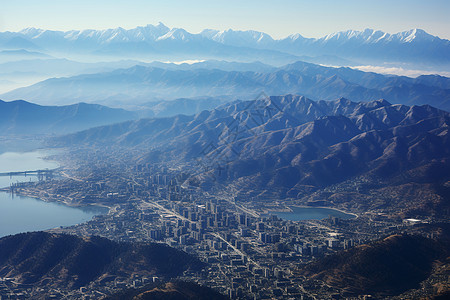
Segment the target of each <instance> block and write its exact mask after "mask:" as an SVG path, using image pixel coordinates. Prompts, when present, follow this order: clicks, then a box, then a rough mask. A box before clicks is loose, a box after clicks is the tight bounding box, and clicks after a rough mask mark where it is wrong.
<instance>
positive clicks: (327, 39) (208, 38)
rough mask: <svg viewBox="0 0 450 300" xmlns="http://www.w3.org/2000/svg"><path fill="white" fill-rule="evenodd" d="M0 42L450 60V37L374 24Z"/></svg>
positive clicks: (151, 30)
mask: <svg viewBox="0 0 450 300" xmlns="http://www.w3.org/2000/svg"><path fill="white" fill-rule="evenodd" d="M0 47H1V48H4V49H25V50H33V51H42V52H46V51H48V52H52V53H58V52H62V51H63V52H65V53H70V54H76V53H79V54H83V55H86V54H89V55H98V54H101V55H110V56H123V55H128V56H134V57H140V56H142V55H144V54H145V55H146V57H147V58H148V57H149V55H150V56H151V55H155V54H157V55H159V56H160V57H161V56H166V57H179V58H182V57H185V59H189V58H192V55H193V54H195V55H197V56H198V57H197V58H200V57H201V56H203V57H202V58H203V59H211V58H216V59H217V58H220V59H225V58H230V57H233V60H236V59H237V60H240V59H241V60H242V59H244V58H246V60H248V59H249V58H252V59H251V60H257V59H261V58H266V59H271V61H272V62H274V61H278V62H281V61H284V63H287V62H288V60H290V61H292V60H295V56H299V55H312V56H322V55H326V56H338V57H341V58H344V59H350V60H355V59H356V60H358V61H359V63H367V62H382V63H384V62H389V61H392V62H399V61H400V62H414V63H417V61H416V59H417V58H418V57H419V56H420V59H421V63H422V64H429V63H433V64H436V63H438V64H439V65H441V66H442V64H444V65H448V63H450V58H449V55H448V53H449V47H450V42H449V41H448V40H443V39H440V38H438V37H436V36H432V35H430V34H428V33H426V32H425V31H423V30H420V29H412V30H409V31H404V32H399V33H396V34H389V33H385V32H381V31H375V30H372V29H366V30H364V31H353V30H348V31H344V32H337V33H332V34H329V35H327V36H324V37H322V38H305V37H303V36H301V34H293V35H290V36H288V37H286V38H284V39H280V40H275V39H273V38H272V37H270V36H269V35H268V34H265V33H263V32H257V31H233V30H226V31H217V30H211V29H206V30H204V31H202V32H201V33H198V34H192V33H189V32H187V31H186V30H184V29H182V28H168V27H167V26H165V25H164V24H162V23H159V24H158V25H156V26H155V25H147V26H144V27H137V28H134V29H130V30H125V29H123V28H120V27H119V28H115V29H107V30H83V31H77V30H72V31H67V32H62V31H50V30H42V29H36V28H27V29H24V30H22V31H19V32H2V33H0Z"/></svg>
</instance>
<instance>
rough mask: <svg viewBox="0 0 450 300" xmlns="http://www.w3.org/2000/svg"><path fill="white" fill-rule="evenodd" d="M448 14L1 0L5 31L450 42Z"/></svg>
mask: <svg viewBox="0 0 450 300" xmlns="http://www.w3.org/2000/svg"><path fill="white" fill-rule="evenodd" d="M449 16H450V1H449V0H370V1H369V0H278V1H274V0H271V1H265V0H239V1H238V0H226V1H222V0H220V1H215V0H191V1H187V0H159V1H149V0H77V1H72V0H0V31H6V30H9V31H17V30H21V29H23V28H26V27H39V28H44V29H53V30H70V29H87V28H94V29H105V28H115V27H119V26H120V27H123V28H127V29H128V28H134V27H136V26H143V25H146V24H157V23H158V22H163V23H164V24H165V25H167V26H168V27H182V28H184V29H186V30H188V31H190V32H192V33H197V32H200V31H201V30H202V29H205V28H213V29H219V30H223V29H228V28H231V29H235V30H236V29H240V30H248V29H253V30H258V31H264V32H266V33H269V34H270V35H272V37H274V38H282V37H286V36H287V35H289V34H292V33H300V34H302V35H304V36H306V37H320V36H323V35H326V34H329V33H332V32H335V31H340V30H347V29H355V30H362V29H365V28H372V29H379V30H383V31H387V32H390V33H396V32H399V31H404V30H408V29H412V28H421V29H424V30H425V31H427V32H429V33H431V34H433V35H438V36H440V37H441V38H446V39H450V17H449Z"/></svg>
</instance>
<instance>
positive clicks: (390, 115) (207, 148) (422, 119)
mask: <svg viewBox="0 0 450 300" xmlns="http://www.w3.org/2000/svg"><path fill="white" fill-rule="evenodd" d="M449 125H450V114H449V113H448V112H445V111H442V110H439V109H436V108H433V107H431V106H427V105H425V106H406V105H399V104H396V105H392V104H390V103H389V102H387V101H385V100H378V101H371V102H359V103H358V102H352V101H349V100H347V99H343V98H341V99H339V100H336V101H317V102H316V101H312V100H310V99H307V98H305V97H300V96H292V95H287V96H279V97H270V98H269V99H259V100H254V101H243V102H242V101H237V102H233V103H230V104H225V105H223V106H220V107H218V108H216V109H214V110H212V111H203V112H201V113H199V114H197V115H195V116H183V115H180V116H175V117H169V118H160V119H142V120H139V121H134V122H127V123H122V124H116V125H111V126H107V127H98V128H94V129H90V130H87V131H82V132H78V133H75V134H71V135H67V136H64V137H60V138H56V139H54V140H53V144H54V145H57V146H75V145H83V144H86V145H94V146H104V145H120V146H126V147H134V148H135V149H141V151H142V153H143V155H142V156H141V157H138V158H137V159H138V161H139V162H141V163H161V162H164V163H176V164H187V165H188V166H189V165H191V166H192V167H193V170H196V171H195V172H194V174H192V176H191V180H190V183H191V184H193V185H196V184H202V185H204V186H205V187H207V186H208V185H209V184H210V183H212V182H214V181H217V180H218V182H224V183H227V184H231V185H234V186H235V187H236V189H237V190H241V191H242V192H243V193H253V191H254V192H257V193H258V194H264V193H265V192H274V191H277V192H276V193H278V195H279V197H293V198H297V199H301V198H302V197H304V196H306V195H307V196H308V197H310V196H311V193H312V192H313V191H315V190H317V189H321V188H324V187H327V186H329V185H332V184H338V183H341V182H344V181H345V180H350V179H352V178H357V177H358V176H369V177H374V178H379V179H380V178H381V179H383V180H386V179H387V178H388V179H389V180H388V184H392V183H394V182H397V183H396V184H401V183H402V182H403V181H402V180H404V178H409V177H410V176H413V175H412V174H414V176H413V178H414V179H411V178H410V180H412V181H414V182H415V181H416V180H419V181H421V182H429V180H431V181H432V182H435V181H436V180H438V181H439V182H441V181H442V182H445V181H446V180H450V173H449V171H448V170H450V138H449V130H448V129H449ZM236 132H237V133H238V134H236ZM149 149H150V150H149ZM198 160H200V162H201V163H200V164H199V163H198ZM196 164H198V165H196ZM203 165H206V167H204V168H203V167H201V166H203ZM447 167H448V168H447ZM412 170H416V171H412ZM432 170H434V171H432ZM406 174H409V175H406ZM399 176H400V177H399ZM436 176H437V177H436ZM393 178H397V179H398V180H399V181H395V180H394V179H393ZM401 178H403V179H401ZM419 178H420V179H419ZM397 179H396V180H397ZM376 180H377V179H372V180H371V181H372V182H376ZM364 197H366V196H364ZM423 197H424V198H423V199H422V200H423V203H425V202H426V201H425V200H424V199H425V196H423ZM305 201H307V200H305ZM399 201H403V200H402V199H399ZM442 201H444V200H442ZM423 203H422V204H423ZM439 203H440V204H439ZM365 205H369V206H370V205H379V203H378V204H377V203H376V202H371V201H367V202H365ZM389 205H396V204H395V201H391V202H390V204H389ZM433 205H434V206H435V209H437V207H439V205H445V201H444V202H434V204H433ZM414 209H416V210H419V206H416V207H414Z"/></svg>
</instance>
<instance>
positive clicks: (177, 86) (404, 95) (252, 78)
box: [0, 62, 450, 111]
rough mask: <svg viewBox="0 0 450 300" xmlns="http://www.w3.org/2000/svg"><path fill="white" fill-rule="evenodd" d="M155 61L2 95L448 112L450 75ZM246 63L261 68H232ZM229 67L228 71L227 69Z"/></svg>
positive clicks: (59, 100)
mask: <svg viewBox="0 0 450 300" xmlns="http://www.w3.org/2000/svg"><path fill="white" fill-rule="evenodd" d="M156 65H158V67H154V66H141V65H138V66H134V67H131V68H126V69H117V70H114V71H111V72H103V73H96V74H87V75H78V76H74V77H67V78H53V79H48V80H45V81H42V82H40V83H37V84H34V85H32V86H29V87H25V88H19V89H16V90H13V91H11V92H8V93H5V94H3V95H0V96H1V97H2V98H3V99H7V100H15V99H27V100H29V101H33V102H36V103H40V104H47V105H51V104H59V105H62V104H71V103H76V102H94V103H99V104H103V105H109V106H111V105H113V106H122V107H127V106H133V105H141V104H142V103H146V102H151V101H155V100H172V99H176V98H193V97H222V98H224V99H230V98H234V99H235V98H241V99H252V98H254V97H255V96H256V95H258V94H259V93H261V92H265V93H266V94H269V95H280V94H289V93H291V94H302V95H306V96H307V97H309V98H312V99H316V100H332V99H336V98H339V97H346V98H350V99H354V100H355V101H370V100H374V99H380V98H383V99H386V100H388V101H390V102H392V103H400V104H406V105H414V104H416V105H421V104H429V105H432V106H435V107H438V108H441V109H445V110H449V111H450V79H449V78H446V77H442V76H438V75H423V76H419V77H417V78H410V77H405V76H385V75H380V74H376V73H368V72H362V71H358V70H354V69H350V68H331V67H323V66H319V65H315V64H310V63H305V62H296V63H294V64H289V65H286V66H283V67H280V68H271V67H269V66H265V65H263V64H237V63H226V62H221V63H218V62H201V63H198V64H192V65H180V66H177V65H173V64H168V65H167V66H166V65H165V64H161V63H159V64H156ZM161 67H165V68H161ZM247 67H248V68H254V69H258V70H254V71H234V70H230V69H233V68H241V69H243V68H247ZM226 68H228V70H223V69H226Z"/></svg>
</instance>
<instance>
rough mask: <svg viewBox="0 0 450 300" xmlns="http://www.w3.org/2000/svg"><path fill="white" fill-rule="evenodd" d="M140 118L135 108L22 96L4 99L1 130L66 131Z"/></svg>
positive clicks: (17, 132)
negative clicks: (44, 102)
mask: <svg viewBox="0 0 450 300" xmlns="http://www.w3.org/2000/svg"><path fill="white" fill-rule="evenodd" d="M136 118H137V115H136V114H135V113H133V112H129V111H125V110H123V109H114V108H108V107H105V106H101V105H98V104H86V103H78V104H73V105H68V106H40V105H36V104H33V103H29V102H26V101H20V100H18V101H11V102H4V101H1V100H0V131H1V132H2V134H3V135H20V134H25V135H46V134H63V133H69V132H75V131H79V130H83V129H87V128H91V127H95V126H100V125H107V124H112V123H117V122H123V121H126V120H133V119H136Z"/></svg>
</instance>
